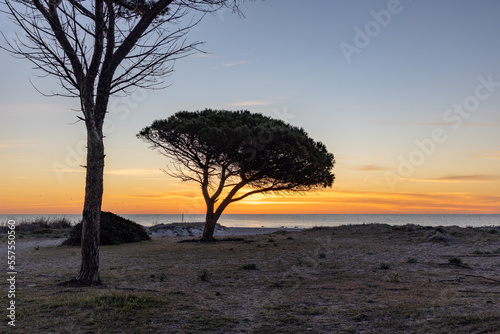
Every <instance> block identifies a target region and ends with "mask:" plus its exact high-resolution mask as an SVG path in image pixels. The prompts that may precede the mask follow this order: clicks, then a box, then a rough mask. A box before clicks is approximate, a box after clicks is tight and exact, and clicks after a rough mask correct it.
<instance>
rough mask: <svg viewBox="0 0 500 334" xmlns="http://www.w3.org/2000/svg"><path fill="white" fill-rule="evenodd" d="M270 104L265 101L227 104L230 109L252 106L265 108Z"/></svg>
mask: <svg viewBox="0 0 500 334" xmlns="http://www.w3.org/2000/svg"><path fill="white" fill-rule="evenodd" d="M269 104H270V103H269V102H267V101H242V102H235V103H231V104H229V105H230V106H231V107H254V106H267V105H269Z"/></svg>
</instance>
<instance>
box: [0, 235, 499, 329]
mask: <svg viewBox="0 0 500 334" xmlns="http://www.w3.org/2000/svg"><path fill="white" fill-rule="evenodd" d="M55 240H57V239H55ZM179 240H181V239H180V238H178V237H168V238H155V239H153V240H152V241H148V242H142V243H137V244H128V245H120V246H103V247H101V278H102V279H103V281H104V282H105V283H106V286H103V287H79V288H71V287H64V286H60V285H59V283H61V282H63V281H67V280H69V279H71V278H73V277H74V276H75V275H76V273H77V271H78V267H79V261H80V257H79V256H80V255H79V248H77V247H58V246H55V243H56V241H54V239H40V238H33V237H30V236H27V237H25V238H22V239H19V240H18V245H17V246H18V250H17V253H18V254H17V262H18V263H17V270H18V271H19V274H18V275H17V282H16V284H17V291H16V305H17V321H16V328H15V330H13V329H12V328H9V327H8V326H7V324H6V321H3V322H2V328H1V330H0V332H2V333H4V332H6V333H8V332H12V333H14V332H15V333H499V328H500V317H499V309H500V228H458V227H450V228H448V227H447V228H445V229H438V230H436V229H433V228H421V227H417V226H404V227H391V226H388V225H361V226H342V227H334V228H315V229H311V230H305V231H301V232H293V233H274V234H270V235H260V236H245V237H244V240H245V241H238V242H220V243H216V244H199V243H178V241H179ZM59 241H60V239H59ZM1 242H2V243H0V245H2V249H5V248H6V239H5V238H3V239H2V241H1ZM0 289H1V291H4V292H5V291H7V289H8V288H7V284H6V282H5V280H2V281H1V283H0ZM7 302H8V300H7V296H6V293H2V296H1V303H2V305H7ZM2 309H4V310H5V308H4V307H2ZM4 313H5V311H4ZM2 318H3V319H5V317H4V316H3V315H2Z"/></svg>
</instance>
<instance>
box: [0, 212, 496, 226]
mask: <svg viewBox="0 0 500 334" xmlns="http://www.w3.org/2000/svg"><path fill="white" fill-rule="evenodd" d="M117 215H119V216H122V217H124V218H126V219H129V220H132V221H134V222H136V223H138V224H140V225H143V226H146V227H147V226H153V225H156V224H162V223H165V224H168V223H182V222H184V223H190V222H203V221H204V220H205V214H120V213H117ZM37 218H47V219H49V220H50V219H58V218H66V219H68V220H70V221H72V222H73V223H76V222H78V221H79V220H80V219H81V214H0V222H1V221H6V220H15V221H16V220H17V221H29V220H33V219H37ZM219 223H220V224H221V225H224V226H227V227H270V228H277V227H292V228H311V227H315V226H340V225H352V224H389V225H407V224H414V225H424V226H453V225H455V226H461V227H468V226H471V227H478V226H500V214H477V213H474V214H453V213H444V214H432V213H431V214H427V213H425V214H415V213H391V214H383V213H382V214H321V213H319V214H310V213H303V214H280V213H252V214H241V213H238V214H234V213H230V214H229V213H228V214H223V215H222V216H221V218H220V219H219Z"/></svg>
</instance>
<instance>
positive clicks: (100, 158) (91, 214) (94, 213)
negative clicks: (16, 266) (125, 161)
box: [76, 126, 104, 285]
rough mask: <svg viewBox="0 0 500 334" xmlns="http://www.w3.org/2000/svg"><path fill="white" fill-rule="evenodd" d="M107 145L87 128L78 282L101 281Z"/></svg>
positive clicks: (98, 282)
mask: <svg viewBox="0 0 500 334" xmlns="http://www.w3.org/2000/svg"><path fill="white" fill-rule="evenodd" d="M103 174H104V143H103V136H102V131H99V130H96V129H95V128H94V129H91V128H90V127H89V126H87V176H86V184H85V203H84V205H83V220H82V250H81V253H82V263H81V267H80V273H79V274H78V276H77V278H76V281H77V283H78V284H82V285H97V284H100V283H101V280H100V278H99V241H100V233H99V230H100V220H101V204H102V195H103Z"/></svg>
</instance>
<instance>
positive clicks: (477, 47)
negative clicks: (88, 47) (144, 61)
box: [0, 0, 500, 214]
mask: <svg viewBox="0 0 500 334" xmlns="http://www.w3.org/2000/svg"><path fill="white" fill-rule="evenodd" d="M241 9H242V11H243V13H244V15H245V17H244V18H239V17H238V16H237V15H235V14H232V13H231V12H230V11H225V12H220V13H218V14H214V15H207V16H206V17H205V18H204V19H203V20H202V22H201V23H200V24H199V25H198V26H197V27H195V28H194V29H193V30H192V31H191V32H190V33H189V34H188V39H189V40H190V41H205V42H206V43H205V44H204V45H203V46H202V47H201V48H202V49H203V50H204V51H206V52H208V54H201V53H200V54H197V55H194V56H190V57H188V58H185V59H181V60H179V61H177V62H176V64H175V72H174V73H173V74H172V75H171V76H170V77H168V78H166V82H167V83H169V84H171V86H170V87H168V88H167V89H165V90H161V91H144V90H138V91H136V92H135V93H134V94H133V95H131V96H128V97H115V98H113V99H112V100H111V102H110V106H109V114H108V115H107V124H106V130H105V132H106V139H105V145H106V169H105V194H104V202H103V209H104V210H107V211H113V212H115V213H118V214H131V213H172V214H177V213H204V203H203V201H202V198H201V192H200V189H199V186H198V185H197V184H191V183H181V182H180V181H179V180H177V179H173V178H171V177H169V176H167V175H165V174H164V173H163V172H162V171H161V170H160V168H165V166H166V164H167V163H168V160H167V159H166V158H165V157H163V156H161V155H159V154H158V152H156V151H152V150H151V149H149V146H148V144H146V143H144V142H143V141H141V140H139V139H137V138H136V134H137V133H138V132H139V131H140V130H141V129H142V128H144V127H145V126H148V125H150V124H151V123H152V121H153V120H155V119H161V118H166V117H168V116H170V115H172V114H174V113H175V112H177V111H179V110H190V111H194V110H200V109H204V108H215V109H228V110H238V109H248V110H250V111H252V112H258V113H263V114H265V115H268V116H271V117H275V118H279V119H282V120H285V121H287V122H289V123H291V124H293V125H295V126H298V127H303V128H304V129H305V130H306V132H307V133H308V134H309V135H310V136H311V137H312V138H314V139H315V140H318V141H321V142H323V143H324V144H325V145H326V146H327V148H328V150H329V151H330V152H332V153H333V154H334V155H335V158H336V165H335V168H334V172H335V174H336V181H335V184H334V186H333V187H332V188H331V189H330V188H329V189H325V190H323V191H318V192H315V193H308V194H303V195H296V196H288V195H287V196H281V197H276V196H254V197H250V198H248V199H246V200H244V201H242V202H239V203H235V204H232V205H231V206H229V207H228V209H227V211H226V212H227V213H333V214H334V213H353V214H356V213H485V214H488V213H496V214H500V20H499V17H500V2H499V1H497V0H483V1H463V0H442V1H435V0H413V1H411V0H401V1H394V0H390V1H387V0H385V1H352V0H339V1H327V0H266V1H261V0H256V1H254V2H245V3H244V4H243V5H242V6H241ZM0 30H1V31H2V33H3V34H4V35H6V36H12V34H13V33H14V32H16V31H18V28H17V27H16V26H15V25H13V24H12V23H11V22H9V21H8V20H7V19H6V18H5V17H4V18H2V20H0ZM0 51H1V52H0V70H1V74H2V75H1V76H0V85H1V88H2V89H1V90H0V171H1V173H0V189H1V193H0V214H49V213H52V214H78V213H80V212H81V211H82V208H83V195H84V183H85V172H84V169H83V168H81V167H80V165H84V164H85V129H84V124H83V123H82V122H76V121H77V116H78V115H79V114H78V112H77V111H76V110H77V109H78V106H79V103H78V101H77V100H70V99H65V98H56V97H54V98H48V97H44V96H42V95H41V94H40V93H38V92H37V90H36V89H35V88H34V87H33V85H34V86H35V87H36V88H37V89H39V90H41V91H42V92H44V93H51V92H58V91H60V90H59V89H60V88H59V86H58V85H57V80H56V79H54V78H51V77H49V78H40V77H38V76H37V74H40V73H38V72H36V71H34V70H32V68H31V67H32V66H31V65H30V63H29V62H28V61H26V60H22V59H15V58H13V57H12V56H10V55H8V54H7V53H6V52H5V51H3V50H0ZM30 81H31V83H30Z"/></svg>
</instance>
